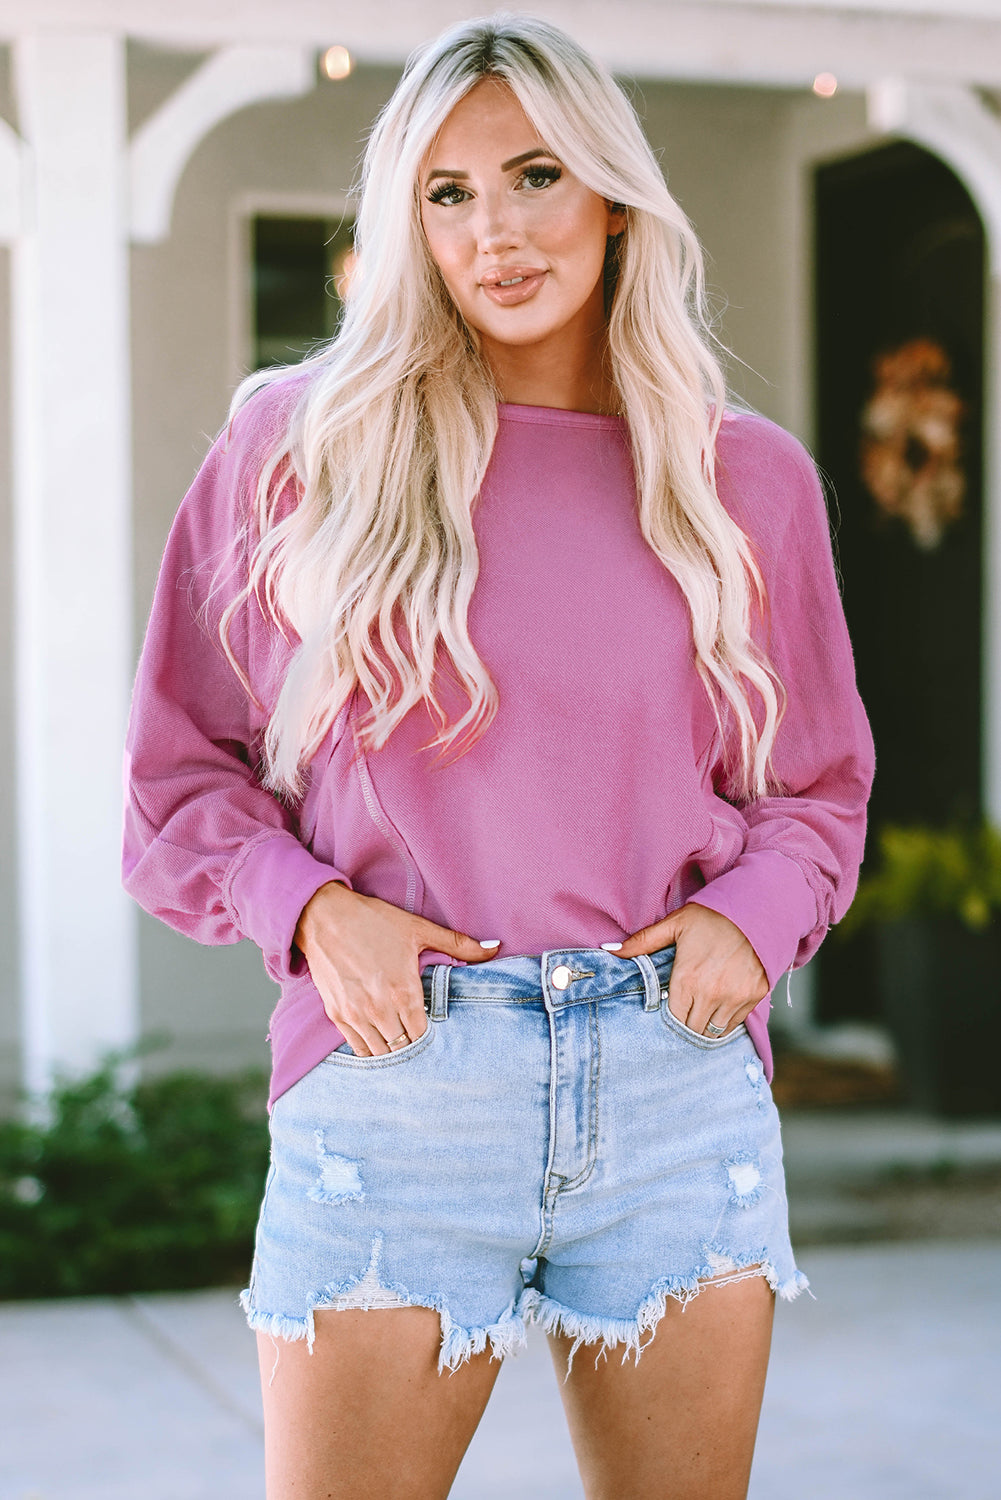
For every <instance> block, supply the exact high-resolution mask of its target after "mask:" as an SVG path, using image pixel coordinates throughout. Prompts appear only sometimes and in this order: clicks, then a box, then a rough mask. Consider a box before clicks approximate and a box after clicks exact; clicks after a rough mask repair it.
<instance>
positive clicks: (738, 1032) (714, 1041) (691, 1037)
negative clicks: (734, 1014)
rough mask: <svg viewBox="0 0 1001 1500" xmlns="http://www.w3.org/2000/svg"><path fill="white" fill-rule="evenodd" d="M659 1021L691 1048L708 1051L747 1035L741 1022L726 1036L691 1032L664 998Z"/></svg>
mask: <svg viewBox="0 0 1001 1500" xmlns="http://www.w3.org/2000/svg"><path fill="white" fill-rule="evenodd" d="M660 1019H661V1020H662V1021H663V1023H664V1025H665V1026H666V1027H667V1029H668V1031H673V1032H675V1033H677V1035H678V1036H681V1037H684V1039H685V1041H686V1042H690V1043H691V1044H692V1046H693V1047H705V1048H706V1049H708V1050H710V1051H711V1050H713V1049H715V1048H716V1047H727V1046H729V1044H730V1043H731V1042H735V1041H737V1040H738V1038H739V1037H742V1036H746V1035H747V1027H746V1026H745V1025H744V1023H743V1021H741V1023H740V1025H739V1026H735V1027H734V1028H733V1030H732V1031H728V1032H727V1034H726V1036H703V1035H702V1034H701V1033H700V1032H698V1031H692V1029H691V1027H690V1026H686V1025H685V1023H684V1021H679V1020H678V1018H677V1016H676V1015H675V1014H674V1012H673V1011H672V1010H671V1009H670V1007H669V1006H668V1003H667V999H666V998H664V997H662V998H661V1002H660Z"/></svg>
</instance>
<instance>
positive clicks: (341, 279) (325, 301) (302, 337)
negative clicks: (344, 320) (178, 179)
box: [251, 215, 354, 370]
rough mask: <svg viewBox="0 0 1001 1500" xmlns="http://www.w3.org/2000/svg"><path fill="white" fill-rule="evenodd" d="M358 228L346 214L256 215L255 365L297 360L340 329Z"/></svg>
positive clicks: (253, 248)
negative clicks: (354, 237) (310, 215)
mask: <svg viewBox="0 0 1001 1500" xmlns="http://www.w3.org/2000/svg"><path fill="white" fill-rule="evenodd" d="M353 234H354V224H353V222H352V221H351V220H349V219H345V218H338V219H330V218H318V217H316V216H313V217H309V218H306V217H296V218H293V217H291V216H287V217H286V216H277V215H259V216H258V217H256V218H255V219H254V220H253V223H252V234H251V245H252V254H253V287H252V292H253V297H252V302H253V343H252V353H253V360H254V368H255V369H258V370H259V369H261V368H262V366H264V365H280V364H291V363H294V362H295V361H296V360H299V359H301V358H302V357H303V355H305V354H308V353H309V351H310V350H311V349H312V348H313V347H314V346H315V345H316V344H317V343H321V342H322V341H323V340H324V339H329V338H330V337H331V336H332V335H333V334H334V333H335V332H336V330H337V325H338V322H339V321H340V316H341V309H342V307H343V301H342V294H343V292H344V289H345V286H346V280H347V278H348V277H349V276H350V273H351V258H352V255H353V250H352V244H353Z"/></svg>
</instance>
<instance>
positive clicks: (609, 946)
mask: <svg viewBox="0 0 1001 1500" xmlns="http://www.w3.org/2000/svg"><path fill="white" fill-rule="evenodd" d="M601 946H602V947H603V948H604V950H605V952H606V953H618V951H619V949H620V948H621V947H622V944H621V943H602V945H601Z"/></svg>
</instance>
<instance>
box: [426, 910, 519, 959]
mask: <svg viewBox="0 0 1001 1500" xmlns="http://www.w3.org/2000/svg"><path fill="white" fill-rule="evenodd" d="M418 936H419V938H420V951H421V952H422V953H423V952H424V950H425V949H426V948H433V949H434V950H435V952H436V953H447V954H449V955H450V957H452V958H461V959H463V960H464V961H465V962H466V963H467V964H481V963H483V961H484V959H487V958H495V957H496V956H497V950H498V949H499V948H500V939H499V938H495V939H487V940H486V941H485V942H484V941H481V940H480V939H479V938H471V937H469V936H468V935H467V934H466V933H464V932H456V931H454V930H453V929H452V928H451V927H439V926H438V924H437V923H436V922H429V921H428V920H427V919H426V918H424V917H422V918H421V920H420V922H419V924H418Z"/></svg>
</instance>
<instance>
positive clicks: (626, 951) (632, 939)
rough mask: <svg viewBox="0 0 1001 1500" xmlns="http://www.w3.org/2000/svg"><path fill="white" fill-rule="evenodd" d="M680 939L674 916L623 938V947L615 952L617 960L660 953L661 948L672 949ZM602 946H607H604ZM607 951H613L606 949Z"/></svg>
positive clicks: (664, 918)
mask: <svg viewBox="0 0 1001 1500" xmlns="http://www.w3.org/2000/svg"><path fill="white" fill-rule="evenodd" d="M677 938H678V927H677V923H676V922H675V921H674V918H673V916H670V917H663V918H662V919H661V920H660V921H659V922H652V923H651V924H650V926H649V927H641V928H640V930H639V931H638V932H634V933H632V934H631V936H629V937H627V938H623V940H622V945H621V947H619V948H616V949H615V950H614V952H615V956H616V958H636V957H637V955H638V954H640V953H659V952H660V950H661V948H670V946H671V945H672V943H676V942H677ZM602 946H605V945H604V944H603V945H602ZM606 951H613V950H610V949H607V948H606Z"/></svg>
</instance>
